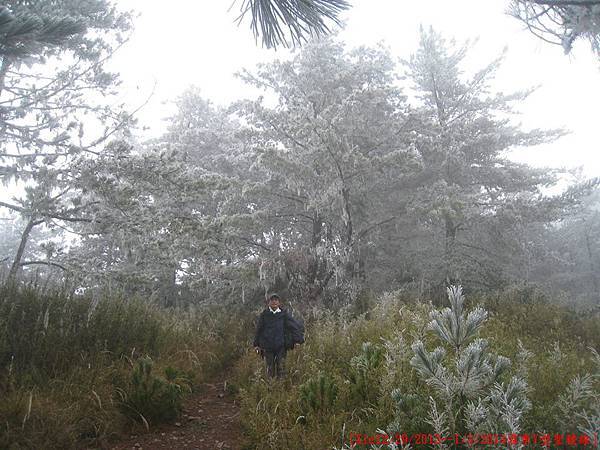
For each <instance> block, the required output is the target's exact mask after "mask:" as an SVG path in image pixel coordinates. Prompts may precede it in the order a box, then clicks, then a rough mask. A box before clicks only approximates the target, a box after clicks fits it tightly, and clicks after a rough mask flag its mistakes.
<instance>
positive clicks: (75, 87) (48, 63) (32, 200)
mask: <svg viewBox="0 0 600 450" xmlns="http://www.w3.org/2000/svg"><path fill="white" fill-rule="evenodd" d="M7 7H8V8H9V10H10V13H11V14H12V16H10V15H9V16H7V14H6V11H5V10H3V11H2V15H1V17H4V18H5V19H6V20H8V21H9V22H8V24H7V23H5V26H8V27H9V26H10V17H14V18H15V19H14V20H16V21H17V22H23V21H24V22H25V23H27V24H29V25H28V26H29V29H30V35H29V36H23V35H21V37H20V38H15V39H17V40H15V41H14V42H12V41H11V42H12V44H7V45H6V46H5V47H3V52H4V53H3V54H2V63H1V65H0V102H1V104H2V114H1V117H0V137H1V140H2V143H1V146H0V182H1V183H2V184H3V185H4V186H8V185H10V184H11V183H14V184H16V185H17V186H18V187H23V186H25V185H26V187H25V188H24V189H23V192H24V193H23V194H22V195H18V196H17V197H16V198H14V199H12V200H10V201H3V202H1V203H0V206H2V207H4V208H8V209H10V210H11V211H13V212H16V213H17V214H19V215H20V217H21V218H22V219H23V223H24V224H25V227H24V229H23V232H22V234H21V237H20V244H19V247H18V249H17V252H16V254H15V255H14V257H13V260H12V267H11V270H10V276H11V277H12V278H14V277H16V275H17V273H18V271H19V270H20V268H21V267H22V265H23V261H22V260H21V258H22V255H23V253H24V251H25V250H26V246H27V242H28V239H29V235H30V233H31V231H32V229H33V228H34V227H37V226H41V225H42V224H46V225H51V226H54V225H53V223H58V226H62V225H61V224H63V225H64V224H65V223H73V222H78V221H80V220H85V219H83V218H82V216H81V214H80V213H81V212H82V210H84V209H85V208H86V207H87V206H89V205H87V204H85V203H82V202H80V197H79V196H78V193H77V192H76V191H75V190H74V189H73V184H74V183H73V180H74V179H76V178H77V174H76V173H74V170H73V167H74V166H73V165H74V164H75V163H76V161H78V160H79V159H81V158H84V157H85V156H86V155H88V154H97V153H98V149H99V147H100V144H101V143H103V142H104V141H106V140H107V139H108V138H109V136H111V135H112V134H113V133H115V132H116V131H118V130H122V129H124V128H125V127H126V126H128V125H129V124H130V119H131V117H130V116H129V115H128V114H126V113H124V112H123V109H122V106H120V105H118V104H116V102H115V101H114V97H113V94H114V93H115V92H114V89H115V87H116V85H117V83H118V81H117V77H116V75H115V74H113V73H111V72H108V71H107V70H106V68H105V63H106V61H107V59H108V58H109V57H110V56H111V55H112V53H113V52H114V51H115V50H116V48H118V47H119V46H120V45H121V44H122V43H123V42H124V39H125V36H124V33H126V32H127V31H128V30H129V28H130V15H129V14H128V13H125V12H120V11H118V10H117V9H116V8H115V7H114V5H113V4H112V3H111V2H109V1H108V0H83V1H79V0H61V1H49V0H33V1H29V0H28V1H20V0H14V1H10V2H8V3H7ZM14 20H13V22H14ZM15 26H17V28H18V27H19V26H18V24H17V25H15ZM77 30H80V31H81V30H85V32H80V33H78V34H74V32H75V31H77ZM21 31H23V30H21ZM7 36H8V37H10V36H12V35H10V34H9V35H7ZM7 36H5V38H8V37H7ZM13 37H14V36H13ZM18 39H21V41H19V40H18ZM49 44H53V45H49Z"/></svg>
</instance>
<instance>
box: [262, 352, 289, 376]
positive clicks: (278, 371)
mask: <svg viewBox="0 0 600 450" xmlns="http://www.w3.org/2000/svg"><path fill="white" fill-rule="evenodd" d="M265 361H266V363H267V375H268V376H270V377H274V376H277V378H281V377H283V376H284V375H285V366H284V363H285V347H282V348H281V349H279V350H276V351H271V350H265Z"/></svg>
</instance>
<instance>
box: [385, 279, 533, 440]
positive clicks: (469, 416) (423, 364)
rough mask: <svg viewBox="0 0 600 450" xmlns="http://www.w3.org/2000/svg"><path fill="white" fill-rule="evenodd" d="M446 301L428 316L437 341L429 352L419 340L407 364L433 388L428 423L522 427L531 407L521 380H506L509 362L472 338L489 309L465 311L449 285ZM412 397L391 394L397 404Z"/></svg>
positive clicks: (450, 427)
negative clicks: (447, 304) (522, 420)
mask: <svg viewBox="0 0 600 450" xmlns="http://www.w3.org/2000/svg"><path fill="white" fill-rule="evenodd" d="M448 299H449V301H450V307H449V308H445V309H443V310H441V311H439V310H436V311H432V312H431V314H430V319H431V321H430V323H429V326H428V329H429V331H431V332H432V333H433V334H434V335H435V336H436V337H437V339H438V341H439V343H440V345H439V346H437V347H435V348H434V349H433V350H431V351H428V350H427V348H426V345H425V343H424V342H423V341H421V340H417V341H416V342H414V343H413V345H412V350H413V352H414V356H413V357H412V359H411V361H410V364H411V365H412V367H414V368H415V369H416V370H417V372H418V373H419V375H420V377H421V378H422V379H423V380H424V381H425V382H426V383H427V384H428V385H429V386H430V388H431V397H430V399H429V400H428V401H429V405H430V408H429V419H428V422H429V424H430V425H431V427H432V428H433V430H434V432H435V433H438V434H440V435H444V436H445V435H448V434H452V435H453V434H454V433H458V434H463V433H467V432H468V433H478V432H479V433H507V432H512V433H517V432H519V431H521V419H522V416H523V413H524V412H525V411H527V410H528V408H529V407H530V402H529V400H528V399H527V383H526V381H525V379H524V378H522V377H519V376H512V377H510V378H509V377H508V374H507V370H508V369H509V367H510V360H509V359H508V358H505V357H503V356H499V355H496V354H495V353H494V352H493V351H492V349H490V348H489V345H488V342H487V341H486V340H485V339H481V338H477V337H476V336H477V334H478V332H479V330H480V329H481V327H482V326H483V323H484V322H485V320H486V318H487V312H486V311H485V310H484V309H482V308H475V309H473V310H472V311H470V312H469V313H466V311H465V310H464V296H463V293H462V288H461V287H460V286H452V287H450V288H448ZM410 395H411V393H408V392H406V393H405V392H403V391H402V389H401V388H399V389H397V390H396V391H395V392H394V398H395V400H396V402H397V403H398V404H399V405H400V404H401V403H402V402H403V401H404V400H405V397H406V396H410ZM402 425H403V424H402V423H399V422H398V421H396V422H395V423H393V424H392V425H391V426H390V429H392V430H402ZM439 446H440V447H444V445H443V443H440V444H439Z"/></svg>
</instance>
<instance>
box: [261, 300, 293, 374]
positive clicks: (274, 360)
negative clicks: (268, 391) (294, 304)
mask: <svg viewBox="0 0 600 450" xmlns="http://www.w3.org/2000/svg"><path fill="white" fill-rule="evenodd" d="M268 301H269V304H268V307H267V308H266V309H265V310H264V311H263V312H262V313H261V314H260V316H259V318H258V324H257V326H256V334H255V336H254V348H255V350H256V352H257V353H262V355H263V356H264V358H265V362H266V366H267V375H268V376H269V377H274V376H277V378H281V377H283V376H284V374H285V367H284V363H285V355H286V352H287V350H291V349H292V348H294V345H295V344H301V343H303V342H304V326H303V325H302V324H301V323H300V322H298V321H296V320H295V319H294V318H293V317H292V316H291V315H290V313H289V312H288V311H287V310H286V309H282V308H281V298H280V297H279V295H277V294H275V293H273V294H271V295H270V296H269V300H268Z"/></svg>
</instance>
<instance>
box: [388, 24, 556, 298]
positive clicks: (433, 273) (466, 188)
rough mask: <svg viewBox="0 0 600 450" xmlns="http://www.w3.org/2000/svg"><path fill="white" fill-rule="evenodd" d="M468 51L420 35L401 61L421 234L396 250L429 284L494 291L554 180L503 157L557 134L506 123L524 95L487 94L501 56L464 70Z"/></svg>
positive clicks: (427, 33) (413, 209)
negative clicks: (412, 122) (410, 111)
mask: <svg viewBox="0 0 600 450" xmlns="http://www.w3.org/2000/svg"><path fill="white" fill-rule="evenodd" d="M468 50H469V45H464V46H456V44H454V43H453V42H451V43H449V42H447V41H446V40H445V39H444V38H443V37H442V36H441V35H440V34H439V33H437V32H436V31H434V30H432V29H429V30H423V29H422V30H421V37H420V42H419V47H418V49H417V51H416V52H415V53H414V54H413V55H412V56H411V57H410V58H409V59H408V60H407V61H405V66H406V68H407V74H408V77H409V79H410V80H411V81H412V83H413V84H414V95H415V97H416V99H417V102H418V103H417V107H418V113H419V117H420V119H419V120H420V122H419V123H418V125H416V126H415V128H414V132H413V134H412V136H411V139H410V140H411V142H410V145H411V146H412V147H414V148H415V149H416V151H417V152H418V155H419V157H420V162H421V165H422V179H423V182H422V186H423V188H422V189H421V190H420V191H419V193H418V195H417V196H415V198H414V201H413V202H412V203H411V205H410V207H409V211H410V213H411V215H412V216H413V217H415V218H416V219H418V224H419V225H420V229H421V230H423V232H424V233H425V234H424V236H421V237H420V238H418V239H414V240H408V245H405V247H407V248H408V252H413V254H414V255H415V259H416V265H420V266H421V267H422V269H421V270H422V271H423V273H424V274H425V277H426V279H428V280H429V281H433V282H435V283H440V282H441V281H443V280H448V279H449V280H451V281H452V280H461V281H462V282H469V283H470V284H471V285H473V286H476V285H480V286H481V285H483V286H486V287H494V286H497V285H498V283H499V282H500V281H501V280H502V277H503V275H504V272H505V271H506V269H507V268H509V267H510V265H511V255H513V254H515V253H516V252H517V251H518V248H519V245H518V241H516V240H515V238H518V237H519V236H520V233H521V232H522V231H523V229H524V228H525V227H526V226H527V225H526V224H527V223H529V222H535V221H540V220H545V219H547V218H548V217H550V216H548V215H547V214H546V215H545V213H547V212H548V211H550V209H549V207H547V206H546V205H545V204H544V196H543V195H542V193H541V190H540V188H541V187H543V186H548V185H551V184H553V183H554V182H555V181H556V176H555V175H556V174H555V172H554V171H552V170H547V169H533V168H531V167H529V166H527V165H525V164H520V163H516V162H513V161H511V160H509V159H508V158H507V156H506V154H507V151H508V150H511V149H513V148H518V147H525V146H532V145H536V144H540V143H543V142H548V141H552V140H554V139H556V138H557V137H559V136H560V135H561V134H562V132H561V131H544V130H537V129H536V130H531V131H524V130H522V129H521V128H520V127H519V126H518V125H515V124H513V122H512V120H511V114H512V113H513V112H514V109H513V108H514V104H515V102H520V101H523V100H524V99H526V98H527V95H528V94H529V93H530V91H525V92H517V93H513V94H502V93H494V92H493V91H492V89H491V82H492V80H493V76H494V74H495V72H496V70H497V69H498V68H499V66H500V63H501V58H498V59H496V60H494V61H493V62H492V63H490V64H489V65H487V66H486V67H484V68H483V69H481V70H480V71H478V72H476V73H474V74H469V75H468V74H465V73H464V72H463V69H462V67H463V64H464V61H465V58H466V57H467V55H468ZM417 229H418V228H417ZM401 236H402V235H400V236H399V238H400V237H401ZM411 244H412V245H411ZM411 247H412V248H411ZM432 263H433V264H432Z"/></svg>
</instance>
